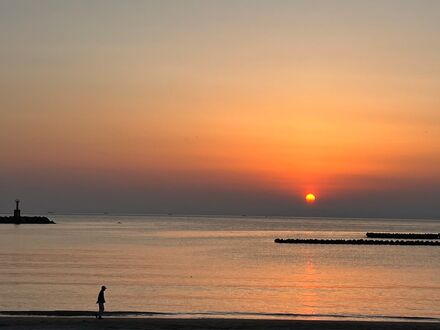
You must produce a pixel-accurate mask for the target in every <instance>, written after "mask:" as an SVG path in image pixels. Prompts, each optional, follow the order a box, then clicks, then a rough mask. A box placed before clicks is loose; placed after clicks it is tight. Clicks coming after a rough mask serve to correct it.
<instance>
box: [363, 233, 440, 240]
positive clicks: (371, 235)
mask: <svg viewBox="0 0 440 330" xmlns="http://www.w3.org/2000/svg"><path fill="white" fill-rule="evenodd" d="M366 236H367V237H368V238H400V239H440V234H435V233H434V234H427V233H372V232H371V233H367V234H366Z"/></svg>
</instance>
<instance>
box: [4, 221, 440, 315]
mask: <svg viewBox="0 0 440 330" xmlns="http://www.w3.org/2000/svg"><path fill="white" fill-rule="evenodd" d="M50 218H51V219H52V220H54V221H55V222H56V224H55V225H9V224H2V225H0V311H2V312H7V311H22V312H24V313H26V312H30V311H47V313H48V315H51V314H50V312H51V311H95V310H96V309H97V305H96V296H97V294H98V292H99V289H100V287H101V286H102V285H105V286H106V287H107V291H106V300H107V303H106V310H107V311H109V312H111V313H114V314H113V315H128V316H137V317H142V316H146V317H154V316H164V315H166V316H169V317H239V318H288V319H290V318H294V319H350V320H359V319H361V320H397V321H399V320H402V321H407V320H421V321H426V320H428V321H429V320H431V321H434V322H440V275H439V271H440V247H436V246H369V245H306V244H292V245H291V244H275V243H274V239H276V238H334V239H337V238H344V239H352V238H364V237H365V233H366V232H368V231H375V232H421V233H427V232H429V233H438V232H440V221H439V220H422V219H413V220H403V219H342V218H284V217H249V216H237V217H231V216H171V215H167V216H163V215H149V216H134V215H109V214H108V215H50ZM123 312H125V314H124V313H123ZM118 313H120V314H118Z"/></svg>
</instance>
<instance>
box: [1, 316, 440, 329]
mask: <svg viewBox="0 0 440 330" xmlns="http://www.w3.org/2000/svg"><path fill="white" fill-rule="evenodd" d="M0 328H1V329H10V330H22V329H69V330H83V329H112V330H117V329H121V330H122V329H131V330H141V329H150V330H156V329H298V330H312V329H313V330H351V329H356V330H379V329H381V330H382V329H383V330H385V329H387V330H391V329H402V330H405V329H407V330H428V329H429V330H433V329H440V324H439V323H426V322H423V323H422V322H405V323H404V322H359V321H302V320H249V319H213V318H206V319H173V318H107V319H102V320H96V319H93V318H68V317H0Z"/></svg>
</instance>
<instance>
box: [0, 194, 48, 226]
mask: <svg viewBox="0 0 440 330" xmlns="http://www.w3.org/2000/svg"><path fill="white" fill-rule="evenodd" d="M15 204H16V207H15V210H14V215H13V216H6V217H0V224H2V223H12V224H16V225H20V224H43V225H45V224H54V223H55V222H53V221H52V220H49V219H48V218H46V217H39V216H33V217H30V216H22V215H21V210H20V208H19V204H20V201H19V200H18V199H17V200H15Z"/></svg>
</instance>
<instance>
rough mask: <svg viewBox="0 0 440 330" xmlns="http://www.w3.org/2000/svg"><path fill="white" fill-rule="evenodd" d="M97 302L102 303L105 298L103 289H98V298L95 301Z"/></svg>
mask: <svg viewBox="0 0 440 330" xmlns="http://www.w3.org/2000/svg"><path fill="white" fill-rule="evenodd" d="M96 303H97V304H104V303H105V298H104V290H101V291H99V294H98V300H97V301H96Z"/></svg>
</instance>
